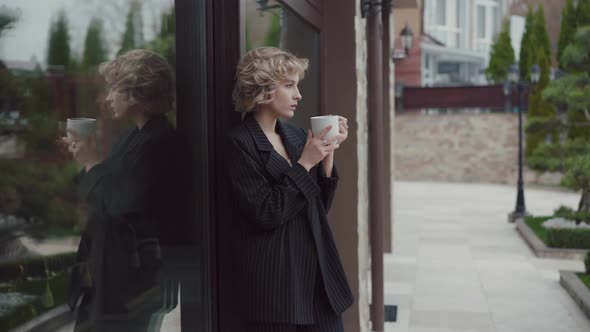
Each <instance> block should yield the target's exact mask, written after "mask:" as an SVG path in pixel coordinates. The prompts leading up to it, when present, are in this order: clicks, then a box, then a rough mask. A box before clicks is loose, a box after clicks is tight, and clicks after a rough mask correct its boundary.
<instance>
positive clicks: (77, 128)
mask: <svg viewBox="0 0 590 332" xmlns="http://www.w3.org/2000/svg"><path fill="white" fill-rule="evenodd" d="M66 128H67V129H68V130H71V131H73V132H74V133H75V134H76V135H78V136H80V137H91V136H93V135H94V133H95V132H96V119H91V118H70V119H68V120H67V122H66ZM68 138H69V139H70V140H72V139H73V137H72V134H70V133H68Z"/></svg>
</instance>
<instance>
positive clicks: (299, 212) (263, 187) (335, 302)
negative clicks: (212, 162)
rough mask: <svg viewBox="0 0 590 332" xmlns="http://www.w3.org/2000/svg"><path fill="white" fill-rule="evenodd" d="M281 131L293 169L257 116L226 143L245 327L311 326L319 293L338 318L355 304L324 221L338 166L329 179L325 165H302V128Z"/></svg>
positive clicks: (281, 127)
mask: <svg viewBox="0 0 590 332" xmlns="http://www.w3.org/2000/svg"><path fill="white" fill-rule="evenodd" d="M277 132H278V133H279V135H280V136H281V138H282V141H283V144H284V145H285V148H286V150H287V152H288V154H289V157H290V158H291V163H292V165H293V166H290V165H289V163H288V162H287V161H286V160H285V159H284V158H283V157H282V156H281V155H280V154H278V152H276V151H275V150H274V148H273V146H272V144H271V143H270V141H269V140H268V139H267V137H266V135H265V134H264V132H263V131H262V129H261V128H260V126H259V125H258V122H257V121H256V119H255V118H254V117H253V115H251V114H250V115H247V116H246V117H245V119H244V121H243V122H242V124H241V125H240V126H238V127H237V128H235V130H233V131H232V132H231V134H230V135H229V137H228V142H227V147H226V153H225V157H226V158H225V164H226V172H227V174H228V180H229V186H230V188H231V194H232V199H231V206H232V218H233V221H234V224H233V229H234V230H236V232H237V235H238V236H237V241H236V243H237V244H238V246H237V250H236V257H235V258H236V262H237V268H238V271H237V273H236V274H235V276H236V277H237V278H236V282H237V285H239V287H240V290H241V296H242V298H241V304H242V308H243V309H244V310H243V313H244V314H245V317H244V318H245V319H246V320H247V321H256V322H276V323H289V324H313V323H314V320H313V317H314V313H313V301H314V296H326V295H324V294H321V293H324V292H321V293H320V294H321V295H318V294H315V293H316V291H315V290H316V289H320V290H321V289H322V288H323V289H325V294H327V297H328V300H329V303H330V304H331V306H332V308H333V309H334V312H336V313H337V314H340V313H342V312H343V311H344V310H346V309H347V308H348V307H350V306H351V305H352V303H353V302H354V298H353V295H352V292H351V290H350V288H349V286H348V282H347V280H346V276H345V274H344V269H343V268H342V264H341V262H340V258H339V256H338V251H337V249H336V245H335V243H334V238H333V236H332V232H331V230H330V226H329V225H328V218H327V216H326V211H327V210H328V209H329V208H330V205H331V203H332V200H333V199H334V194H335V190H336V184H337V182H338V175H337V173H336V169H335V168H334V170H333V172H332V177H330V178H328V177H326V175H325V172H324V170H323V168H322V167H321V165H318V166H316V167H314V168H313V169H311V170H310V172H307V170H306V169H305V168H304V167H303V166H301V165H300V164H299V163H297V161H298V160H299V158H300V156H301V153H302V152H303V148H304V146H305V142H306V138H307V134H306V132H305V131H304V130H303V129H299V128H296V127H294V126H292V125H289V124H286V123H283V122H281V121H278V122H277ZM316 282H322V283H323V287H321V286H322V285H320V287H318V288H316V285H315V283H316Z"/></svg>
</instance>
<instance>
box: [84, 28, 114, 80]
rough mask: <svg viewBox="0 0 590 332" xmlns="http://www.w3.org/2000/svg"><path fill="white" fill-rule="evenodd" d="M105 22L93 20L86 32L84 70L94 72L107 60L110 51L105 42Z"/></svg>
mask: <svg viewBox="0 0 590 332" xmlns="http://www.w3.org/2000/svg"><path fill="white" fill-rule="evenodd" d="M103 34H104V27H103V22H102V20H101V19H99V18H93V19H92V21H90V24H89V25H88V30H86V39H85V40H84V55H83V56H82V68H84V69H85V70H94V69H95V68H96V67H98V65H100V64H101V63H102V62H104V61H106V60H107V54H108V49H107V46H106V44H105V41H104V37H103Z"/></svg>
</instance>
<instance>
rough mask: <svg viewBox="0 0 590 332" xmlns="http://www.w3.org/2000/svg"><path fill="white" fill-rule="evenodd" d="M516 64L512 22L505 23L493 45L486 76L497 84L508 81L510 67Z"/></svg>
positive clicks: (506, 21)
mask: <svg viewBox="0 0 590 332" xmlns="http://www.w3.org/2000/svg"><path fill="white" fill-rule="evenodd" d="M514 62H515V57H514V49H513V48H512V41H511V39H510V22H509V21H508V20H505V21H504V25H503V26H502V31H501V32H500V34H499V35H498V36H497V38H496V40H495V41H494V44H493V45H492V49H491V55H490V64H489V66H488V68H486V76H487V77H488V79H489V80H491V81H494V82H496V83H498V82H502V81H504V80H506V77H507V75H508V69H509V68H510V65H512V64H513V63H514Z"/></svg>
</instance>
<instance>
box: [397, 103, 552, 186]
mask: <svg viewBox="0 0 590 332" xmlns="http://www.w3.org/2000/svg"><path fill="white" fill-rule="evenodd" d="M517 127H518V116H517V114H511V113H485V114H443V115H423V114H410V113H407V114H398V115H397V116H396V119H395V133H394V137H395V141H394V156H395V163H396V166H395V178H396V179H398V180H406V181H444V182H483V183H498V184H513V183H516V179H517V176H518V173H517V172H518V167H517V162H518V159H517V158H518V129H517ZM560 178H561V176H560V175H559V174H536V172H534V171H530V170H525V182H526V183H529V184H540V185H556V184H558V183H559V180H560Z"/></svg>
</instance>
